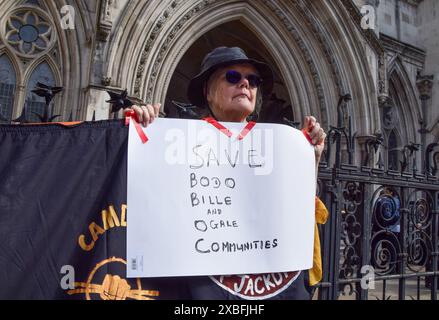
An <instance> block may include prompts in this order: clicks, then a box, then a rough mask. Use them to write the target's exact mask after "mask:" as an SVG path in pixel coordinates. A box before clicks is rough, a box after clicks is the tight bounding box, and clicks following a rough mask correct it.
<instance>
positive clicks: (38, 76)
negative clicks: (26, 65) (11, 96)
mask: <svg viewBox="0 0 439 320" xmlns="http://www.w3.org/2000/svg"><path fill="white" fill-rule="evenodd" d="M37 82H41V83H44V84H47V85H49V86H54V85H55V77H54V75H53V72H52V69H51V68H50V66H49V65H48V64H47V62H43V63H41V64H39V65H38V67H36V68H35V70H34V71H33V73H32V75H31V77H30V79H29V82H28V83H27V85H26V103H25V108H26V118H27V120H28V121H31V122H40V121H41V120H40V118H39V117H38V114H39V115H41V116H43V115H44V112H45V107H46V101H45V99H44V97H39V96H37V95H36V94H35V93H33V92H32V90H33V89H35V86H36V84H37ZM48 112H49V114H50V113H51V109H50V106H49V111H48Z"/></svg>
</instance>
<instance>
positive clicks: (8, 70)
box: [0, 54, 16, 123]
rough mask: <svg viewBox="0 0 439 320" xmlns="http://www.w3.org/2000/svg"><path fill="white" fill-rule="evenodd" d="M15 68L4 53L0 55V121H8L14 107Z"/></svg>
mask: <svg viewBox="0 0 439 320" xmlns="http://www.w3.org/2000/svg"><path fill="white" fill-rule="evenodd" d="M15 82H16V76H15V70H14V67H13V65H12V63H11V61H10V60H9V58H8V56H7V55H6V54H3V55H2V56H0V123H5V122H9V120H10V119H11V117H12V110H13V108H14V95H15Z"/></svg>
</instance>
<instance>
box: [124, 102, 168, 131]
mask: <svg viewBox="0 0 439 320" xmlns="http://www.w3.org/2000/svg"><path fill="white" fill-rule="evenodd" d="M160 107H161V104H160V103H155V104H153V105H151V104H148V105H146V106H136V105H133V106H131V108H126V109H124V111H129V110H133V111H134V112H135V113H136V118H137V121H138V122H139V123H140V124H142V126H144V127H145V128H146V127H147V126H148V125H149V124H151V123H152V122H153V121H154V120H155V118H157V117H158V116H159V113H160Z"/></svg>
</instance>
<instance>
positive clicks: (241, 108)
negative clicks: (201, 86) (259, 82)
mask: <svg viewBox="0 0 439 320" xmlns="http://www.w3.org/2000/svg"><path fill="white" fill-rule="evenodd" d="M228 71H236V72H239V73H240V74H241V79H240V80H239V81H238V82H237V83H236V84H233V83H230V82H229V81H227V78H226V73H227V72H228ZM257 74H258V72H257V70H256V68H255V67H254V66H252V65H251V64H237V65H232V66H228V67H224V68H221V69H219V70H217V71H216V72H214V74H213V75H212V76H211V77H210V79H209V81H208V83H207V95H206V98H207V101H208V103H209V106H210V108H211V109H212V111H213V113H214V114H215V116H216V117H217V118H218V120H221V121H230V122H243V121H245V119H246V118H247V117H248V116H249V115H250V114H251V113H252V112H253V111H254V110H255V105H256V94H257V91H258V88H257V87H252V86H251V85H250V83H249V80H248V79H247V76H249V75H257ZM235 75H236V73H235Z"/></svg>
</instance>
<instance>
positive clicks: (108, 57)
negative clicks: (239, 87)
mask: <svg viewBox="0 0 439 320" xmlns="http://www.w3.org/2000/svg"><path fill="white" fill-rule="evenodd" d="M221 45H226V46H235V45H237V46H240V47H242V48H244V49H245V50H246V52H247V53H248V54H249V56H252V57H254V58H257V59H260V60H263V61H266V62H267V63H269V64H270V65H271V66H273V68H274V70H275V88H274V93H273V95H272V97H270V98H271V99H269V100H267V101H266V107H267V106H268V107H270V108H271V109H266V110H270V112H271V110H277V111H276V112H277V115H278V116H280V117H281V119H282V118H287V119H288V120H290V121H293V122H294V121H296V122H300V120H301V119H302V118H303V117H304V116H305V115H307V114H313V115H315V116H316V117H317V118H318V119H319V120H320V121H321V122H322V123H323V126H324V127H325V128H326V129H328V128H329V126H331V125H332V126H335V125H337V123H338V122H342V124H344V125H347V124H348V118H347V116H346V115H347V114H348V115H349V116H350V121H349V122H350V126H351V129H352V132H353V133H354V134H355V135H354V136H355V139H354V144H355V148H358V150H363V151H364V144H365V141H367V139H368V138H370V137H371V136H373V135H376V134H382V136H383V137H384V146H385V147H384V148H383V151H382V154H381V156H379V155H377V156H376V159H371V160H370V161H372V160H373V161H374V162H376V161H378V160H379V159H378V158H379V157H381V160H383V163H384V165H385V166H386V167H387V168H390V169H398V165H399V163H400V157H401V155H400V154H401V150H403V148H404V146H406V145H408V144H410V143H415V144H422V146H421V151H423V150H422V148H424V149H425V147H426V146H427V145H429V144H431V143H434V142H439V108H438V105H439V2H438V1H437V0H27V1H16V0H0V116H1V118H0V121H2V122H3V123H8V122H10V121H11V120H13V119H16V118H18V117H19V116H20V115H22V114H23V110H25V115H26V117H27V118H28V120H29V121H37V118H36V114H37V113H39V112H41V110H42V108H43V107H44V100H42V99H41V98H40V97H37V96H36V95H35V94H33V93H32V92H31V90H32V89H33V88H34V87H35V84H36V83H37V82H38V81H40V82H44V83H46V84H50V85H57V86H62V87H64V90H63V92H62V93H60V94H59V95H58V96H56V98H55V100H54V104H53V106H54V110H53V114H59V115H60V117H59V118H58V119H59V120H63V121H66V120H92V119H95V120H101V119H108V118H110V117H112V116H113V115H111V113H110V106H109V104H108V103H106V102H105V100H108V94H107V93H106V90H114V91H121V90H124V89H127V90H128V93H129V96H130V97H132V98H134V99H138V100H139V101H144V102H161V103H162V105H163V109H164V110H163V111H164V112H165V113H166V114H167V115H168V116H177V114H176V111H175V108H174V107H173V103H172V101H179V102H186V101H187V100H186V94H185V93H186V88H187V85H188V81H189V79H190V78H191V77H193V76H194V75H195V74H196V73H197V72H198V70H199V66H200V63H201V60H202V58H203V56H204V55H205V54H206V53H207V52H209V51H210V50H211V49H213V48H215V47H217V46H221ZM348 94H349V95H350V97H351V100H349V99H346V103H345V104H342V106H343V108H344V110H346V112H345V116H344V118H343V119H338V114H337V109H338V108H337V107H338V102H339V101H343V99H342V100H340V97H343V96H344V97H347V95H348ZM424 151H425V150H424ZM423 154H424V152H419V154H418V158H417V161H418V162H419V164H420V165H421V163H422V160H423ZM356 156H357V158H356V159H355V163H356V164H360V163H361V161H362V159H363V158H362V155H361V152H356ZM370 164H372V165H373V164H374V163H370Z"/></svg>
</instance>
